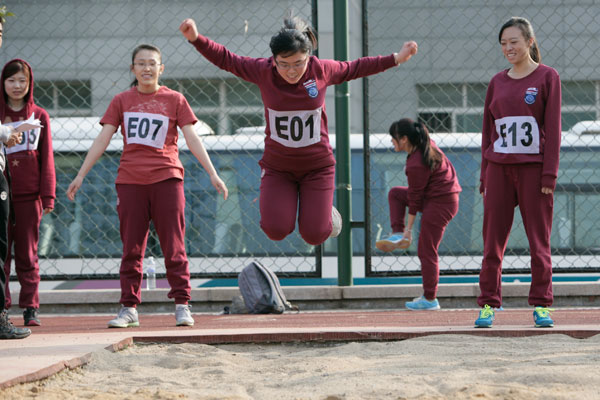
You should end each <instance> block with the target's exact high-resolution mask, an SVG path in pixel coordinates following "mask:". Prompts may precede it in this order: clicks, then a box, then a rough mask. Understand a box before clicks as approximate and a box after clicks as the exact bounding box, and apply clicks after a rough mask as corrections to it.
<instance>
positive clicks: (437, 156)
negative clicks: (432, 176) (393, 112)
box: [390, 118, 442, 171]
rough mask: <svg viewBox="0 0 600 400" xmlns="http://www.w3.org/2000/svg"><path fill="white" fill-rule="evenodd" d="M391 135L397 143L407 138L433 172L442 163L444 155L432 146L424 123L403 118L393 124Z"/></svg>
mask: <svg viewBox="0 0 600 400" xmlns="http://www.w3.org/2000/svg"><path fill="white" fill-rule="evenodd" d="M390 135H391V136H392V137H393V138H394V139H396V140H397V141H400V138H402V137H404V136H406V137H407V138H408V141H409V142H410V144H411V145H412V146H414V147H416V148H417V150H418V151H420V152H421V154H423V164H425V166H427V168H429V169H430V170H431V171H434V170H435V169H436V168H437V167H438V166H439V165H440V163H441V162H442V154H441V153H440V152H439V151H438V150H437V149H435V148H434V147H433V146H431V140H430V139H429V131H428V130H427V128H426V127H425V125H423V124H422V123H420V122H415V121H413V120H412V119H410V118H403V119H401V120H399V121H396V122H394V123H392V125H391V126H390Z"/></svg>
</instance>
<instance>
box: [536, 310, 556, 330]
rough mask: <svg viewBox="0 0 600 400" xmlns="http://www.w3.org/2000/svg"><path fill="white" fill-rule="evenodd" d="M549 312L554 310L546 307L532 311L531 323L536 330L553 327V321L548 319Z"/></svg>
mask: <svg viewBox="0 0 600 400" xmlns="http://www.w3.org/2000/svg"><path fill="white" fill-rule="evenodd" d="M550 311H554V309H553V308H548V307H536V308H535V310H533V322H535V327H536V328H553V327H554V321H552V318H550Z"/></svg>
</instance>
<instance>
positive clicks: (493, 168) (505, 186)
mask: <svg viewBox="0 0 600 400" xmlns="http://www.w3.org/2000/svg"><path fill="white" fill-rule="evenodd" d="M485 174H486V175H485V182H486V186H485V196H484V202H483V204H484V213H483V263H482V266H481V272H480V273H479V288H480V289H481V294H480V295H479V298H478V299H477V303H478V304H479V306H481V307H483V306H484V305H486V304H488V305H489V306H490V307H500V306H501V305H502V285H501V283H502V259H503V258H504V251H505V250H506V243H507V242H508V235H509V233H510V229H511V227H512V223H513V218H514V214H515V207H516V206H517V205H518V206H519V210H520V211H521V217H522V218H523V225H524V226H525V232H526V233H527V239H528V240H529V248H530V252H531V286H530V288H529V304H530V305H534V306H544V307H547V306H550V305H552V302H553V300H554V297H553V294H552V261H551V259H550V234H551V232H552V210H553V208H554V195H553V194H543V193H542V191H541V190H542V186H541V177H542V165H541V164H518V165H514V164H513V165H502V164H495V163H492V162H490V163H488V166H487V169H486V171H485Z"/></svg>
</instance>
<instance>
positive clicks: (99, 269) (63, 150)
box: [2, 0, 318, 279]
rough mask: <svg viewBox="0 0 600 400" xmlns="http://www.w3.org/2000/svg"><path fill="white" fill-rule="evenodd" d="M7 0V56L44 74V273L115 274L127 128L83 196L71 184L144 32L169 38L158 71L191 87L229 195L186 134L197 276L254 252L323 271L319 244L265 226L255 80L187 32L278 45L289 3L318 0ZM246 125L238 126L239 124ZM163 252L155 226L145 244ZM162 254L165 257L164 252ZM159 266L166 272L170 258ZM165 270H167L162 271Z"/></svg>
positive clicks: (243, 44) (304, 11) (220, 270)
mask: <svg viewBox="0 0 600 400" xmlns="http://www.w3.org/2000/svg"><path fill="white" fill-rule="evenodd" d="M25 3H28V2H21V1H8V2H7V6H8V9H9V10H10V11H12V12H13V13H15V14H16V17H11V18H9V19H8V20H7V22H6V24H5V30H4V31H5V46H4V48H3V49H2V59H3V60H4V61H5V62H6V61H8V60H10V59H11V58H14V57H19V58H24V59H26V60H27V61H28V62H29V63H30V64H31V65H32V68H33V71H34V76H35V87H34V96H35V99H36V102H37V103H38V104H39V105H40V106H42V107H44V108H45V109H46V110H47V111H48V113H49V114H50V116H51V125H52V134H53V145H54V151H55V165H56V174H57V201H56V208H55V210H54V212H53V213H51V214H49V215H46V216H45V217H44V218H43V222H42V225H41V228H40V233H41V234H40V245H39V255H40V258H41V273H42V275H43V276H44V277H46V278H49V277H50V278H52V277H53V278H55V279H58V278H64V277H65V275H66V277H67V278H72V277H79V278H81V277H112V278H114V277H116V276H118V271H119V264H120V257H121V252H122V244H121V240H120V236H119V221H118V216H117V213H116V200H117V199H116V191H115V187H114V181H115V178H116V174H117V168H118V165H119V159H120V154H121V150H122V146H123V144H122V136H121V134H120V133H119V132H118V133H117V134H115V135H114V137H113V140H112V141H111V144H110V146H109V148H108V149H107V151H106V153H105V154H104V155H103V157H102V158H101V159H100V160H99V161H98V163H97V164H96V165H95V166H94V167H93V168H92V170H91V171H90V173H89V174H88V176H87V177H86V179H85V181H84V184H83V186H82V188H81V190H80V192H79V193H78V195H77V197H76V200H75V201H74V202H71V201H69V200H68V199H67V197H66V194H65V192H66V189H67V187H68V185H69V183H70V182H71V180H72V179H73V178H74V177H75V175H76V174H77V171H78V169H79V167H80V166H81V164H82V162H83V159H84V157H85V155H86V153H87V150H88V149H89V148H90V146H91V144H92V142H93V139H94V138H95V137H96V136H97V135H98V133H99V132H100V125H99V124H98V122H99V118H100V117H101V116H102V115H103V114H104V112H105V111H106V108H107V106H108V104H109V103H110V101H111V100H112V98H113V97H114V96H115V95H116V94H117V93H120V92H122V91H124V90H126V89H128V88H129V85H130V83H131V81H132V80H133V74H132V73H131V72H130V65H131V62H132V61H131V54H132V51H133V49H134V48H135V47H136V46H137V45H139V44H141V43H149V44H153V45H156V46H157V47H159V48H160V49H161V52H162V57H163V60H162V61H163V63H164V64H165V71H164V73H163V75H162V77H161V83H162V84H163V85H165V86H168V87H170V88H171V89H174V90H177V91H179V92H181V93H183V94H184V95H185V97H186V99H187V100H188V102H189V103H190V105H191V107H192V109H193V110H194V112H195V114H196V116H197V117H198V119H199V120H201V121H202V122H201V123H199V124H197V125H196V129H197V132H198V133H199V134H201V135H203V142H204V144H205V146H206V147H207V149H208V150H209V153H210V155H211V159H212V161H213V163H214V164H215V167H216V168H217V170H218V171H219V173H220V176H221V178H222V179H223V180H224V181H225V182H226V184H227V185H228V187H229V191H230V196H229V199H228V200H227V201H223V199H222V197H220V196H219V195H218V194H217V193H216V191H215V190H214V189H213V187H212V185H211V184H210V180H209V178H208V175H207V174H206V173H205V171H204V169H203V168H202V166H201V165H200V164H199V163H198V161H197V160H196V159H195V157H194V156H193V155H192V154H191V153H190V152H189V151H188V150H187V146H186V145H185V140H184V138H183V135H180V140H179V143H180V151H181V152H180V159H181V161H182V163H183V165H184V168H185V181H184V184H185V195H186V241H185V244H186V250H187V253H188V256H189V258H190V271H191V273H192V276H201V275H206V274H208V275H221V276H227V275H237V272H239V270H241V267H243V266H244V265H246V264H247V263H248V262H249V260H250V259H252V258H254V257H261V259H262V260H264V263H265V265H267V266H270V267H272V268H273V269H274V270H276V271H279V272H281V273H283V274H284V275H285V274H288V275H301V276H307V275H309V276H310V275H316V274H317V272H318V271H317V269H316V267H315V249H314V247H313V246H309V245H307V244H306V243H305V242H304V241H303V240H302V239H301V237H300V235H299V234H298V233H297V232H294V233H293V234H292V235H290V236H289V237H288V238H286V240H284V241H281V242H274V241H271V240H269V239H268V237H267V236H266V235H265V234H264V233H263V232H262V230H261V229H260V226H259V207H258V197H259V192H258V189H259V183H260V167H259V165H258V160H259V159H260V157H261V155H262V149H263V140H264V133H263V131H262V130H260V129H257V128H251V129H250V130H248V129H244V128H247V127H257V126H264V124H265V123H264V116H263V113H264V110H263V106H262V101H261V97H260V93H259V91H258V89H257V87H256V86H255V85H252V84H249V83H247V82H244V81H242V80H240V79H238V78H237V77H235V76H233V75H232V74H230V73H228V72H225V71H221V70H220V69H218V68H217V67H215V66H214V65H212V64H210V63H209V62H208V61H207V60H206V59H204V58H203V57H202V56H201V55H200V54H199V53H198V52H197V51H196V50H195V49H194V47H193V46H191V45H190V44H189V43H188V42H187V41H186V40H185V39H184V38H183V36H182V35H181V33H180V32H179V29H178V28H179V25H180V23H181V22H182V21H183V20H184V19H185V18H188V17H191V18H194V19H195V20H196V23H197V25H198V29H199V31H200V32H201V33H203V34H205V35H207V36H209V37H210V38H212V39H214V40H216V41H217V42H219V43H222V44H224V45H226V46H227V47H229V48H230V49H231V50H232V51H234V52H236V53H238V54H240V55H247V56H252V57H263V56H264V57H268V56H270V49H269V40H270V38H271V36H272V35H273V34H274V33H275V32H276V31H277V30H278V29H279V27H280V26H282V22H283V17H284V16H285V15H286V13H287V12H288V10H294V13H295V14H296V15H299V16H301V17H303V18H305V19H306V20H308V21H311V19H312V5H311V2H310V1H293V2H292V1H277V0H261V1H252V2H250V3H248V4H245V3H242V2H239V1H234V0H225V1H216V0H215V1H202V2H198V1H166V0H165V1H160V0H131V1H108V0H94V1H79V0H57V1H54V0H51V1H44V2H36V3H37V4H36V5H35V6H32V5H31V4H25ZM240 132H241V133H240ZM150 255H153V256H155V257H156V258H157V259H158V260H162V251H161V248H160V245H159V241H158V238H157V235H156V233H155V232H154V228H153V227H151V230H150V235H149V238H148V247H147V250H146V256H150ZM161 265H164V264H161ZM159 272H163V273H164V269H162V270H161V269H160V266H159ZM159 275H160V274H159Z"/></svg>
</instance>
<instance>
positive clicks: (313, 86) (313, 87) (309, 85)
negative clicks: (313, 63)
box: [303, 79, 319, 99]
mask: <svg viewBox="0 0 600 400" xmlns="http://www.w3.org/2000/svg"><path fill="white" fill-rule="evenodd" d="M303 85H304V87H305V88H306V91H307V92H308V95H309V96H310V97H311V98H313V99H314V98H315V97H317V96H318V95H319V89H317V82H316V81H315V80H314V79H309V80H308V81H306V82H304V83H303Z"/></svg>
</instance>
